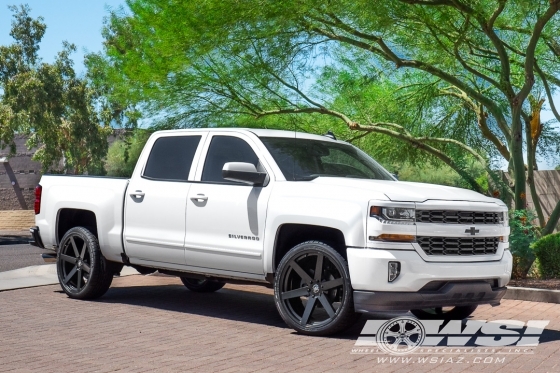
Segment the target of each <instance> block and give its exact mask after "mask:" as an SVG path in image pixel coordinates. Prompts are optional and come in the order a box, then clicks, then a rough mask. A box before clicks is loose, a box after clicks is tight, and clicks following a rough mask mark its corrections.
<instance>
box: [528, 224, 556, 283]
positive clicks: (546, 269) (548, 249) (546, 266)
mask: <svg viewBox="0 0 560 373" xmlns="http://www.w3.org/2000/svg"><path fill="white" fill-rule="evenodd" d="M532 249H533V252H534V253H535V256H536V257H537V258H538V267H539V271H540V273H541V276H542V277H544V278H560V233H556V234H549V235H548V236H544V237H543V238H541V239H540V240H538V241H537V242H535V243H534V244H533V245H532Z"/></svg>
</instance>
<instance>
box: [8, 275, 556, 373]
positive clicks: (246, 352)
mask: <svg viewBox="0 0 560 373" xmlns="http://www.w3.org/2000/svg"><path fill="white" fill-rule="evenodd" d="M271 294H272V291H271V290H269V289H267V288H264V287H258V286H234V285H227V286H226V287H225V288H224V289H222V290H220V291H219V292H217V293H213V294H197V293H192V292H189V291H188V290H187V289H186V288H184V286H183V285H182V284H181V283H180V282H179V280H178V279H176V278H172V277H159V276H130V277H126V278H119V279H115V281H114V282H113V287H112V288H111V289H110V290H109V292H108V293H107V294H106V295H105V296H104V297H102V298H101V299H99V300H98V301H94V302H91V301H90V302H86V301H76V300H71V299H69V298H68V297H67V296H66V295H65V294H63V293H62V292H61V291H60V288H59V287H58V286H44V287H38V288H32V289H22V290H12V291H6V292H1V293H0V372H9V371H18V372H113V371H119V372H122V371H128V372H142V371H151V370H157V371H158V372H165V371H172V372H184V371H194V372H234V371H244V372H250V371H255V372H291V371H298V372H327V371H332V372H383V373H385V372H399V373H401V372H533V371H535V372H560V332H558V331H559V330H560V305H556V304H547V303H533V302H521V301H504V302H503V303H502V306H500V307H496V308H491V307H489V306H484V307H479V309H478V310H477V312H476V313H475V315H474V318H475V319H480V320H499V319H517V320H522V321H527V320H531V319H550V320H551V323H550V324H549V326H548V327H547V330H546V331H545V334H544V335H543V337H542V338H541V344H540V345H539V346H538V347H537V348H536V349H535V353H534V354H533V355H506V356H505V361H504V362H499V363H496V362H492V363H487V364H485V363H484V360H483V358H484V357H485V356H486V355H482V359H480V360H479V362H478V363H476V364H475V363H474V362H473V361H472V360H473V359H472V356H467V359H465V361H463V362H462V363H461V364H458V363H457V362H456V361H455V362H454V363H451V362H449V356H441V355H437V354H436V355H432V356H438V357H443V360H442V361H440V360H439V359H438V361H437V362H436V363H429V362H427V363H419V362H416V363H414V364H410V363H409V364H404V363H402V362H397V363H394V362H393V363H390V362H387V361H385V362H382V361H380V360H379V355H370V354H368V355H364V354H352V353H351V352H352V347H353V346H354V343H355V341H356V339H357V337H358V335H359V334H360V331H361V329H362V327H363V325H364V322H365V320H362V321H361V322H360V323H358V324H357V325H356V326H355V327H353V328H352V329H351V330H349V331H347V332H346V333H344V334H342V335H338V336H336V337H328V338H327V337H321V338H318V337H307V336H302V335H298V334H295V333H294V332H293V331H292V330H291V329H289V328H287V327H286V326H285V325H284V323H283V321H282V320H281V319H280V317H279V316H278V314H277V312H276V308H275V307H274V302H273V298H272V295H271ZM490 356H492V355H490ZM468 359H471V361H469V362H468V363H467V360H468ZM446 361H447V362H446Z"/></svg>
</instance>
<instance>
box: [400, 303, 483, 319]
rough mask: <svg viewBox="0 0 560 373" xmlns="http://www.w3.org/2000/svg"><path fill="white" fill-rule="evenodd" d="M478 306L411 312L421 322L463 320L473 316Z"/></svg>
mask: <svg viewBox="0 0 560 373" xmlns="http://www.w3.org/2000/svg"><path fill="white" fill-rule="evenodd" d="M477 307H478V306H456V307H450V308H449V309H445V308H442V307H439V308H426V309H421V310H410V312H412V314H413V315H414V316H416V317H417V318H419V319H421V320H463V319H466V318H467V317H469V316H470V315H472V314H473V312H474V311H475V310H476V308H477Z"/></svg>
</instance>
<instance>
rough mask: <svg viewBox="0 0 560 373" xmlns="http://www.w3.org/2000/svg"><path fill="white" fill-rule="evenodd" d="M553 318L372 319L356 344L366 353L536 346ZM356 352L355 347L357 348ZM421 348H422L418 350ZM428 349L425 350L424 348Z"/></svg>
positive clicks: (400, 353)
mask: <svg viewBox="0 0 560 373" xmlns="http://www.w3.org/2000/svg"><path fill="white" fill-rule="evenodd" d="M549 322H550V321H549V320H529V321H528V322H527V323H526V324H525V323H524V322H523V321H518V320H495V321H486V320H467V321H465V322H462V321H460V320H450V321H447V322H446V321H445V320H419V319H416V318H414V317H407V316H403V317H396V318H393V319H391V320H368V321H367V322H366V325H365V326H364V329H363V330H362V332H361V333H360V337H359V338H358V340H357V341H356V343H355V345H354V346H355V347H356V346H363V347H371V348H370V349H365V350H367V351H365V352H366V353H367V352H369V353H389V354H393V355H404V354H409V353H413V352H415V351H417V350H419V349H421V348H422V347H435V346H439V347H443V346H448V347H465V346H471V347H477V348H478V347H493V348H494V347H505V346H515V347H516V348H520V347H523V348H524V347H535V346H537V345H538V344H539V339H540V337H541V334H542V332H543V330H544V328H545V327H546V326H547V325H548V324H549ZM353 352H354V350H353ZM360 352H361V353H363V351H360ZM418 352H421V351H418ZM422 352H425V351H422Z"/></svg>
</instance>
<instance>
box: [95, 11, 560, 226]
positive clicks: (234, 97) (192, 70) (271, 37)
mask: <svg viewBox="0 0 560 373" xmlns="http://www.w3.org/2000/svg"><path fill="white" fill-rule="evenodd" d="M127 4H128V5H129V9H130V13H129V14H125V13H124V12H122V11H121V12H114V13H112V14H111V15H110V17H109V18H108V22H107V25H106V28H105V30H104V37H105V39H106V42H105V45H106V50H105V53H104V55H92V56H90V57H91V58H90V60H89V61H90V64H89V66H90V67H91V68H92V69H96V70H97V71H105V73H104V74H105V76H106V77H108V78H110V81H112V82H113V83H114V84H115V85H116V86H118V87H120V88H119V90H118V93H119V94H115V95H114V96H113V97H112V99H115V100H117V101H118V100H122V99H123V97H126V98H127V99H131V100H133V101H134V100H137V102H139V103H142V104H143V105H145V106H144V108H145V110H146V112H147V113H148V114H149V115H152V116H154V117H156V118H158V119H163V120H164V121H165V122H167V123H168V124H171V125H177V126H205V125H217V124H218V123H238V122H243V121H248V120H249V119H242V120H240V119H239V118H240V117H241V118H252V119H253V120H256V119H258V120H263V119H264V118H267V117H272V116H275V117H278V116H288V117H290V118H292V117H293V115H301V114H307V115H315V116H316V117H317V116H322V117H323V119H321V120H317V119H315V120H316V121H319V122H321V123H332V121H331V120H336V121H338V122H339V123H340V124H341V125H343V126H344V127H345V131H344V132H343V137H344V138H346V139H348V140H351V141H356V142H358V144H359V145H360V146H363V147H370V148H372V147H375V149H376V150H378V151H380V152H381V153H384V154H386V155H389V154H393V155H396V156H398V158H401V159H408V160H410V161H412V162H414V160H418V159H426V158H428V159H430V160H431V161H432V162H435V163H439V164H445V165H447V166H449V167H450V168H452V169H453V170H454V171H455V172H457V173H458V174H459V175H460V176H461V177H462V178H463V179H464V180H465V181H466V182H467V183H468V184H469V185H470V186H471V187H472V188H473V189H475V190H479V191H482V187H481V185H480V184H479V183H478V182H477V180H476V175H473V174H472V173H471V172H470V170H469V165H470V164H472V162H473V161H475V162H478V163H480V164H483V165H484V167H485V168H486V170H487V171H488V173H489V175H490V178H489V181H490V184H491V187H490V189H491V190H492V192H495V191H497V190H498V189H500V188H501V189H503V190H504V191H505V192H506V193H507V197H508V198H511V199H513V201H514V205H515V209H517V210H523V209H525V208H526V190H525V182H527V183H528V185H529V186H530V192H531V193H532V195H533V201H535V209H536V212H537V215H538V218H539V222H540V225H541V226H543V227H544V229H543V232H544V233H545V234H546V233H550V232H551V231H552V230H553V228H554V226H555V225H556V222H557V221H558V218H559V217H560V202H559V203H558V205H557V206H556V208H555V209H554V212H553V213H552V216H551V218H550V219H549V221H548V222H546V221H544V217H543V214H542V209H541V207H540V201H539V198H538V196H537V195H536V189H535V186H534V182H533V172H534V170H535V168H536V158H537V155H540V156H549V157H550V156H558V154H557V144H558V142H559V141H560V139H559V136H558V133H557V132H555V131H554V129H553V126H554V123H542V122H541V121H540V110H541V107H542V105H543V103H544V102H545V101H546V102H547V104H548V105H549V106H550V107H551V108H552V111H553V114H554V116H555V119H556V120H555V121H554V122H558V121H560V115H559V114H558V112H557V110H556V107H555V104H554V101H553V93H554V92H555V90H556V89H557V88H558V87H559V86H560V78H559V75H558V72H557V71H558V69H557V66H558V61H559V58H560V42H559V41H558V40H557V35H558V31H559V29H560V22H559V20H558V15H557V13H558V10H559V7H560V0H537V1H529V0H477V1H469V2H467V1H464V0H387V1H384V2H372V1H365V0H355V1H338V2H324V1H314V0H307V1H293V0H287V1H282V2H278V1H272V0H263V1H260V2H251V1H248V2H238V1H229V0H226V1H223V0H222V1H205V2H202V3H201V2H169V1H164V0H129V1H128V2H127ZM125 91H128V92H130V94H128V95H126V94H125V95H124V96H120V93H122V92H125ZM324 118H330V119H331V120H329V119H324ZM290 121H291V120H287V121H284V123H290ZM302 121H303V120H302ZM372 136H373V137H374V139H373V140H372V139H371V138H372ZM524 149H525V150H526V153H527V161H526V162H525V160H524ZM504 162H505V163H507V164H508V165H509V172H510V173H511V176H512V180H514V185H513V187H510V186H509V185H506V184H504V183H503V182H502V181H501V179H500V178H499V177H497V176H496V175H495V174H494V173H492V172H491V169H492V168H495V164H500V163H504ZM503 197H506V196H503Z"/></svg>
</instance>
